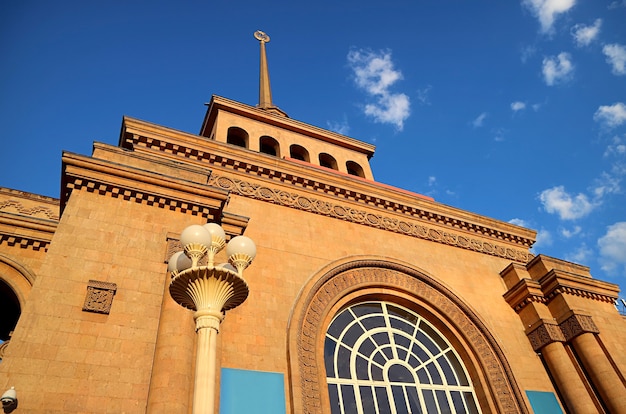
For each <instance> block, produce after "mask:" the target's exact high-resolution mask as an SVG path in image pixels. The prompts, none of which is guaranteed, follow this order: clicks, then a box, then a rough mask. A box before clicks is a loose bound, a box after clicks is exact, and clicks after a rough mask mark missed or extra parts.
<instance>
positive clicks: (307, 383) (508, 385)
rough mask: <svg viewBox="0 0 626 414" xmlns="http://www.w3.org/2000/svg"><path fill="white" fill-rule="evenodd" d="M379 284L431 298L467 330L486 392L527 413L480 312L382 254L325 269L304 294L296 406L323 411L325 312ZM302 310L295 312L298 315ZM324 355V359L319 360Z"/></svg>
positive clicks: (502, 407)
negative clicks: (320, 346) (298, 402)
mask: <svg viewBox="0 0 626 414" xmlns="http://www.w3.org/2000/svg"><path fill="white" fill-rule="evenodd" d="M368 287H379V288H382V289H385V290H386V291H388V292H389V294H392V293H391V292H393V291H396V292H403V293H405V294H409V295H411V296H413V297H414V298H415V301H416V303H419V302H422V303H428V304H429V305H431V306H432V307H433V308H434V309H437V310H438V312H440V313H441V314H442V315H443V316H444V317H445V318H446V320H447V321H449V322H450V323H452V324H453V325H454V326H455V327H456V329H457V330H458V332H460V333H462V335H464V338H465V340H466V341H467V342H468V343H469V345H470V347H471V349H472V351H473V352H474V353H475V354H476V355H477V357H478V360H479V364H480V367H476V368H477V369H482V370H483V372H484V375H485V377H486V385H485V386H486V387H487V388H489V389H484V392H485V393H486V394H487V395H488V396H489V395H491V398H492V400H493V401H494V403H495V405H496V406H497V408H498V412H501V413H511V414H513V413H527V412H528V411H527V408H526V405H525V403H524V399H523V397H522V395H521V392H520V390H519V387H518V385H517V383H516V381H515V378H514V376H513V372H512V370H511V368H510V366H509V365H508V362H507V360H506V357H505V355H504V353H503V352H502V350H501V348H500V347H499V346H498V344H497V342H496V340H495V338H494V337H493V336H492V335H491V333H490V332H489V329H488V328H487V327H486V326H485V325H484V323H483V322H482V321H481V320H480V318H479V317H478V316H477V315H476V314H475V313H474V312H473V311H472V310H471V309H470V308H469V307H468V306H467V305H465V304H464V303H463V302H462V300H461V299H460V298H459V297H457V296H456V295H454V294H453V293H452V292H451V291H450V290H448V289H447V288H446V287H445V286H443V285H442V284H440V283H439V282H437V281H435V280H434V279H432V278H430V277H428V276H425V275H423V274H421V273H419V272H417V271H416V270H414V269H411V268H409V267H406V266H403V265H400V264H395V263H390V262H386V261H382V260H380V261H379V260H357V261H354V262H350V263H346V264H344V265H340V266H338V267H336V268H334V269H333V270H331V271H329V272H327V273H326V274H324V275H323V276H322V277H321V278H320V279H319V280H318V281H317V282H316V283H315V285H314V286H313V287H312V288H311V290H310V291H309V293H308V294H307V295H306V297H305V298H304V299H303V303H304V307H303V309H302V311H301V313H300V315H299V317H298V319H297V324H298V325H297V341H296V344H297V349H296V350H295V352H297V364H298V366H297V367H294V369H298V370H299V374H300V387H301V393H302V395H301V401H302V407H294V409H295V411H296V412H302V413H305V414H309V413H320V412H323V411H324V410H322V393H325V392H327V388H326V386H325V384H320V383H319V378H320V372H321V371H323V370H324V361H323V355H321V356H320V352H319V349H318V344H319V343H320V339H319V338H320V337H323V335H324V334H325V331H324V328H325V327H324V326H323V324H324V320H325V319H324V318H325V314H326V313H327V312H329V311H330V309H331V308H332V307H333V306H334V305H335V304H336V303H337V302H338V301H340V300H341V299H342V298H343V297H345V296H346V295H348V294H350V293H354V292H357V293H358V290H359V289H366V288H368ZM296 316H298V315H294V318H295V317H296ZM320 358H321V360H320Z"/></svg>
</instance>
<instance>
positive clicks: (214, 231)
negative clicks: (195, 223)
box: [202, 223, 226, 240]
mask: <svg viewBox="0 0 626 414" xmlns="http://www.w3.org/2000/svg"><path fill="white" fill-rule="evenodd" d="M202 227H204V228H205V229H206V230H207V231H208V232H209V233H210V234H211V236H212V237H213V238H218V239H220V240H224V239H226V233H225V232H224V229H223V228H222V227H221V226H220V225H219V224H217V223H207V224H205V225H204V226H202Z"/></svg>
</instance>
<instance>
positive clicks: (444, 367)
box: [324, 302, 480, 414]
mask: <svg viewBox="0 0 626 414" xmlns="http://www.w3.org/2000/svg"><path fill="white" fill-rule="evenodd" d="M324 363H325V365H326V380H327V383H328V392H329V397H330V406H331V412H332V413H341V414H348V413H359V414H370V413H372V414H374V413H376V414H387V413H389V414H400V413H428V414H430V413H479V412H480V410H479V408H478V404H477V400H476V395H475V393H474V388H473V386H472V383H471V380H470V377H469V375H468V373H467V370H466V369H465V367H464V366H463V363H462V362H461V358H460V357H459V355H458V354H457V352H456V351H455V350H454V348H453V347H452V346H451V345H450V343H449V342H448V341H447V340H446V339H445V337H444V336H443V335H442V334H441V333H440V332H439V331H438V330H437V329H436V328H435V327H434V326H433V325H431V324H430V323H429V322H427V321H426V320H425V319H423V318H422V317H420V316H419V315H418V314H416V313H415V312H413V311H411V310H409V309H407V308H404V307H402V306H399V305H395V304H391V303H388V302H364V303H359V304H355V305H352V306H350V307H348V308H346V309H344V310H343V311H341V312H339V313H338V314H337V315H336V316H335V318H334V319H333V321H332V322H331V324H330V326H329V327H328V331H327V333H326V339H325V342H324Z"/></svg>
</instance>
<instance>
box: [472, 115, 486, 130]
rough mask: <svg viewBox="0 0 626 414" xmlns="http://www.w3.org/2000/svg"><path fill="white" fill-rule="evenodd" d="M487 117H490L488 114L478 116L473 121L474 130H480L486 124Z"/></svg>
mask: <svg viewBox="0 0 626 414" xmlns="http://www.w3.org/2000/svg"><path fill="white" fill-rule="evenodd" d="M487 115H489V114H488V113H487V112H483V113H482V114H480V115H478V116H477V117H476V118H475V119H474V120H473V121H472V125H473V126H474V128H479V127H481V126H483V124H484V123H485V118H487Z"/></svg>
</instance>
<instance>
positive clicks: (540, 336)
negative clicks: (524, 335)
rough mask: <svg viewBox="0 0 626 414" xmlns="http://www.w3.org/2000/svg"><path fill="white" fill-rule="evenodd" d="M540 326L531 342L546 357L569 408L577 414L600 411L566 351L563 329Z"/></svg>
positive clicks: (530, 335) (551, 324)
mask: <svg viewBox="0 0 626 414" xmlns="http://www.w3.org/2000/svg"><path fill="white" fill-rule="evenodd" d="M536 325H538V326H536V327H533V328H534V329H532V331H531V332H529V333H528V339H529V341H530V343H531V345H532V347H533V349H534V350H535V352H540V353H541V355H542V356H543V359H544V361H545V363H546V365H547V366H548V370H549V371H550V374H552V377H553V378H554V381H555V382H556V385H557V388H558V389H559V392H560V393H561V395H562V397H563V399H564V400H565V401H564V402H565V405H567V408H568V409H569V410H570V411H571V412H573V413H594V412H597V410H598V408H597V407H596V405H595V403H594V401H593V400H592V399H591V396H590V395H589V391H588V390H587V388H586V387H585V384H584V383H583V381H582V380H581V378H580V374H579V373H578V371H577V370H576V367H575V366H574V364H573V363H572V360H571V358H570V355H569V354H568V352H567V350H566V349H565V345H564V342H565V336H564V335H563V332H562V331H561V327H560V326H559V325H558V324H557V323H555V322H554V321H549V320H541V321H539V322H538V323H537V324H536Z"/></svg>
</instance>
